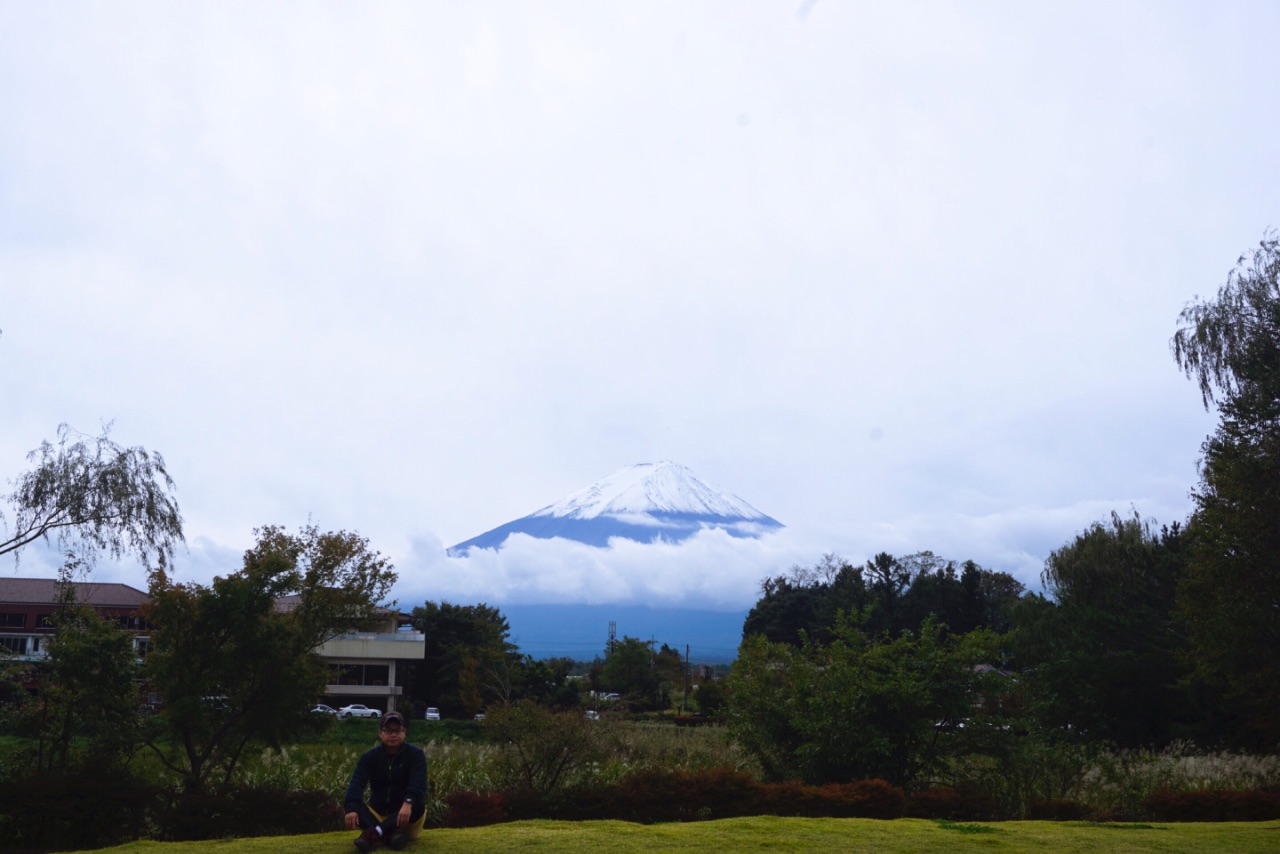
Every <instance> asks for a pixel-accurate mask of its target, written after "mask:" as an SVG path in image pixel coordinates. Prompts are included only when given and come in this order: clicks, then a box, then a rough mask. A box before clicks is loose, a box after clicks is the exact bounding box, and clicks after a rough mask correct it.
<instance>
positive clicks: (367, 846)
mask: <svg viewBox="0 0 1280 854" xmlns="http://www.w3.org/2000/svg"><path fill="white" fill-rule="evenodd" d="M381 841H382V839H381V837H379V836H378V831H376V830H374V829H373V828H372V827H371V828H369V829H368V830H366V831H365V832H364V833H362V834H360V835H359V836H357V837H356V838H355V841H354V842H353V843H352V844H353V845H355V847H356V848H357V849H359V851H360V854H369V852H370V851H372V850H373V848H374V846H375V845H377V844H378V843H379V842H381Z"/></svg>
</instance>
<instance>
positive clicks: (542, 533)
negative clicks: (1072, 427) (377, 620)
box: [449, 461, 783, 555]
mask: <svg viewBox="0 0 1280 854" xmlns="http://www.w3.org/2000/svg"><path fill="white" fill-rule="evenodd" d="M708 527H710V528H719V529H721V530H724V531H726V532H727V533H729V534H731V535H732V536H735V537H758V536H760V535H761V534H764V533H766V532H768V531H772V530H776V529H778V528H781V527H783V526H782V523H781V522H779V521H778V520H776V519H773V518H772V517H770V516H766V515H765V514H764V513H761V512H760V511H759V510H757V509H756V508H754V507H752V506H751V505H750V504H748V503H747V502H746V501H743V500H742V499H741V498H738V497H736V496H733V495H729V494H727V493H723V492H720V491H718V490H716V489H713V488H712V487H710V486H708V485H707V484H705V483H704V482H702V481H701V480H699V479H698V478H697V476H695V475H694V473H693V472H691V471H690V470H689V469H687V468H685V467H684V466H682V465H680V464H679V463H673V462H669V461H664V462H659V463H638V464H636V465H632V466H627V467H626V468H623V469H620V470H618V471H616V472H614V473H613V474H611V475H609V476H608V477H606V478H603V479H601V480H598V481H596V482H595V483H593V484H591V485H590V486H588V487H586V488H585V489H582V490H579V491H578V492H575V493H574V494H573V495H570V496H568V497H567V498H565V499H563V500H561V501H557V502H556V503H554V504H548V505H547V506H546V507H543V508H542V509H540V510H535V511H534V512H533V513H530V514H529V515H528V516H525V517H523V518H520V519H516V520H515V521H512V522H508V523H506V524H505V525H500V526H498V527H497V528H494V529H493V530H491V531H486V532H485V533H483V534H480V535H479V536H477V537H472V538H471V539H469V540H465V541H463V542H461V543H458V544H457V545H456V546H454V547H453V548H451V549H449V553H450V554H455V555H457V554H465V553H466V552H467V551H469V550H470V549H473V548H486V549H492V548H499V547H500V546H501V545H502V544H503V543H504V542H505V541H506V539H507V537H509V536H510V535H512V534H516V533H520V534H527V535H528V536H531V537H535V538H538V539H551V538H553V537H563V538H564V539H569V540H576V541H577V542H580V543H586V544H587V545H592V546H600V547H604V546H608V544H609V540H610V539H611V538H613V537H623V538H626V539H629V540H636V541H638V542H642V543H649V542H654V541H655V540H659V539H662V540H666V541H669V542H679V541H681V540H684V539H687V538H688V537H691V536H693V535H694V534H695V533H697V532H698V531H700V530H702V529H703V528H708Z"/></svg>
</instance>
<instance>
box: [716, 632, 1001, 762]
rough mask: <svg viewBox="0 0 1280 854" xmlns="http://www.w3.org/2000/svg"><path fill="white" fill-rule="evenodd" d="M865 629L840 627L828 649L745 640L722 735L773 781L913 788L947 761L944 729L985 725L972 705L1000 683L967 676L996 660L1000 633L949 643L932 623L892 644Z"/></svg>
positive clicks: (977, 675)
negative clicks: (729, 734) (726, 732)
mask: <svg viewBox="0 0 1280 854" xmlns="http://www.w3.org/2000/svg"><path fill="white" fill-rule="evenodd" d="M862 619H864V617H863V615H853V616H845V617H842V618H841V620H840V622H839V624H838V625H837V626H836V628H835V640H834V641H833V642H832V643H830V644H828V645H819V644H815V643H813V642H809V643H806V644H805V645H804V646H802V647H800V648H797V647H794V646H791V645H790V644H777V643H771V642H770V641H768V640H766V639H765V638H764V637H762V636H760V635H755V636H753V637H750V638H748V639H747V640H745V641H744V642H743V644H742V647H741V648H740V649H739V654H738V661H737V662H736V663H735V665H734V668H733V672H732V673H731V674H730V676H729V713H728V720H729V726H730V728H731V729H732V731H733V733H734V736H735V737H736V738H737V739H738V740H739V741H740V742H741V743H742V744H743V746H745V747H746V748H747V750H749V751H750V752H751V753H753V754H754V755H755V756H756V757H757V759H759V761H760V764H761V766H762V767H763V768H764V771H765V773H766V775H767V776H769V777H770V778H772V779H794V778H799V779H802V780H804V781H806V782H808V783H812V784H824V783H844V782H849V781H852V780H860V779H869V778H874V777H879V778H882V779H885V780H888V781H890V782H892V783H895V784H897V785H910V784H911V783H912V782H913V781H915V780H918V779H920V778H921V777H922V776H923V775H925V774H926V773H927V772H929V771H931V770H933V769H935V768H936V767H937V765H938V763H939V762H940V761H941V759H942V758H943V757H944V756H945V755H946V754H947V752H948V749H949V745H950V743H951V741H952V739H951V738H950V737H949V736H948V730H949V729H951V728H954V727H956V726H957V725H958V724H960V723H962V722H963V723H964V724H965V731H966V732H970V731H976V730H980V729H982V728H983V727H984V722H985V718H983V717H982V716H981V715H979V713H978V701H979V699H980V698H981V697H982V695H983V694H984V693H987V694H989V695H990V694H994V693H995V690H994V687H993V686H992V685H990V684H989V683H990V682H991V680H992V679H997V678H1002V677H998V676H995V677H993V676H992V675H990V674H989V673H984V672H980V671H979V670H977V669H975V668H976V665H978V664H981V663H984V662H987V661H990V660H991V659H992V657H993V656H994V655H995V652H996V647H997V643H998V640H999V639H998V637H997V636H996V635H994V634H993V633H991V632H989V631H986V630H979V631H975V632H971V633H970V634H968V635H964V636H952V637H949V638H948V637H946V636H944V634H943V632H942V629H941V627H940V626H939V624H938V623H936V622H935V621H933V620H932V619H930V620H927V621H926V622H925V624H924V625H923V626H921V627H920V631H919V632H918V633H916V632H903V633H901V634H900V635H898V637H896V638H893V639H890V638H887V637H885V636H879V637H874V636H871V635H868V634H866V633H865V632H864V631H863V629H862V626H861V625H860V621H861V620H862Z"/></svg>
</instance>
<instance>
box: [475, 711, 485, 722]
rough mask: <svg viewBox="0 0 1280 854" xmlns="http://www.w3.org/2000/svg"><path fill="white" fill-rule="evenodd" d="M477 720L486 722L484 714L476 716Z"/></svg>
mask: <svg viewBox="0 0 1280 854" xmlns="http://www.w3.org/2000/svg"><path fill="white" fill-rule="evenodd" d="M476 720H478V721H482V720H484V712H481V713H480V714H478V715H476Z"/></svg>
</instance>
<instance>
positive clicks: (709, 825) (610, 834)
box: [100, 816, 1280, 854]
mask: <svg viewBox="0 0 1280 854" xmlns="http://www.w3.org/2000/svg"><path fill="white" fill-rule="evenodd" d="M962 827H983V828H989V829H990V831H993V832H980V833H973V832H972V831H970V832H961V833H957V832H956V830H958V829H960V828H962ZM1117 829H1123V830H1124V832H1123V833H1116V832H1115V830H1117ZM354 838H355V834H354V833H351V832H347V831H342V832H338V833H325V834H318V835H313V836H294V837H289V838H287V839H286V838H281V837H270V838H262V839H239V840H217V841H212V842H179V843H174V842H167V843H161V842H133V843H130V844H128V845H121V846H119V847H116V848H105V849H100V850H101V851H102V852H122V853H123V852H127V854H134V852H142V854H159V852H174V854H219V852H228V854H268V852H271V854H276V852H280V851H290V852H298V854H348V852H350V851H354V850H355V849H354V848H352V846H351V840H352V839H354ZM405 850H407V851H410V852H413V851H421V852H428V851H448V852H449V854H488V852H491V851H555V852H567V854H575V852H581V854H601V852H604V854H612V852H618V854H622V852H628V854H629V852H635V854H655V852H657V854H662V852H684V851H688V852H697V854H702V852H706V851H709V850H718V851H726V852H727V851H733V852H739V851H743V852H753V851H760V852H791V851H841V852H917V851H919V852H939V854H942V853H943V852H947V854H950V852H966V851H981V852H992V851H997V852H998V851H1043V852H1046V854H1047V852H1053V854H1059V852H1067V854H1071V852H1079V854H1101V852H1125V854H1130V852H1132V854H1137V852H1188V854H1191V852H1195V854H1199V852H1204V851H1213V852H1240V854H1250V852H1259V854H1262V852H1274V851H1277V850H1280V821H1269V822H1252V823H1243V822H1238V823H1221V824H1156V825H1132V824H1129V825H1102V824H1089V823H1086V822H1065V823H1055V822H1047V821H1024V822H990V823H987V824H983V825H955V824H950V825H948V824H947V823H943V822H935V821H925V820H920V819H900V820H898V821H873V820H870V819H814V818H776V817H772V816H763V817H758V818H734V819H724V820H722V821H707V822H697V823H692V824H657V825H639V824H629V823H627V822H621V821H590V822H563V821H523V822H515V823H512V824H499V825H492V826H490V827H478V828H469V829H466V830H431V831H427V832H426V833H425V834H423V836H422V837H420V838H419V839H418V840H417V841H415V842H413V843H411V844H410V846H409V847H408V848H407V849H405Z"/></svg>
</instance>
